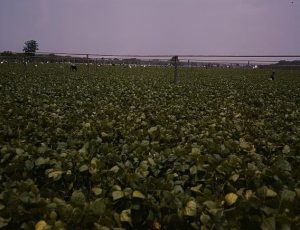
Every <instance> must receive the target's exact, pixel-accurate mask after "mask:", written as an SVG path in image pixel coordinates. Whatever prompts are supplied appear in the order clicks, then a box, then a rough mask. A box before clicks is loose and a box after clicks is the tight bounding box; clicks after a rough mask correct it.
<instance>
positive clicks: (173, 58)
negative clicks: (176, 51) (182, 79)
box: [172, 56, 178, 84]
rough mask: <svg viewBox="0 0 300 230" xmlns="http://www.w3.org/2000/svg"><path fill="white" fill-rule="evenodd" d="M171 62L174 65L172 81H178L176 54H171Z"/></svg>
mask: <svg viewBox="0 0 300 230" xmlns="http://www.w3.org/2000/svg"><path fill="white" fill-rule="evenodd" d="M172 62H173V65H174V83H175V84H176V83H177V82H178V72H177V65H178V56H173V57H172Z"/></svg>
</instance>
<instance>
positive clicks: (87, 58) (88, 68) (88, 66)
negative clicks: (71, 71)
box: [86, 54, 90, 72]
mask: <svg viewBox="0 0 300 230" xmlns="http://www.w3.org/2000/svg"><path fill="white" fill-rule="evenodd" d="M86 61H87V71H88V72H90V65H89V55H88V54H87V55H86Z"/></svg>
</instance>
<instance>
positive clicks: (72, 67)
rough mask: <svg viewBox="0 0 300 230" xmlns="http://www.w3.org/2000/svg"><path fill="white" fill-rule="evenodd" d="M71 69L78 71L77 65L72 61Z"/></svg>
mask: <svg viewBox="0 0 300 230" xmlns="http://www.w3.org/2000/svg"><path fill="white" fill-rule="evenodd" d="M70 69H71V70H72V71H77V66H76V65H75V64H74V63H72V64H71V66H70Z"/></svg>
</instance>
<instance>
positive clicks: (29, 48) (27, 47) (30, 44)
mask: <svg viewBox="0 0 300 230" xmlns="http://www.w3.org/2000/svg"><path fill="white" fill-rule="evenodd" d="M38 49H39V46H38V43H37V42H36V41H35V40H30V41H27V42H25V43H24V48H23V51H24V53H25V54H26V55H28V56H34V55H35V52H36V51H37V50H38Z"/></svg>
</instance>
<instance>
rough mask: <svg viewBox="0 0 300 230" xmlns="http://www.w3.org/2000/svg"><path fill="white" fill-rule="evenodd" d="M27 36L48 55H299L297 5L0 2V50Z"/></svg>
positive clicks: (282, 0)
mask: <svg viewBox="0 0 300 230" xmlns="http://www.w3.org/2000/svg"><path fill="white" fill-rule="evenodd" d="M291 1H293V3H291ZM31 39H33V40H36V41H37V42H38V44H39V51H45V52H53V53H54V52H71V53H93V54H96V53H97V54H121V55H122V54H132V55H165V54H168V55H169V54H172V55H175V54H176V55H216V54H217V55H299V54H300V0H0V51H6V50H9V51H14V52H21V51H22V48H23V45H24V42H25V41H27V40H31Z"/></svg>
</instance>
